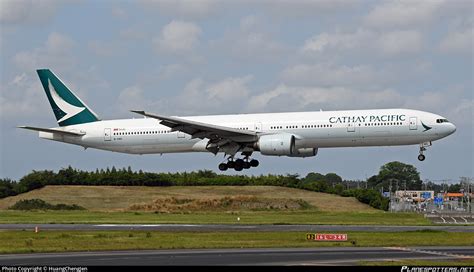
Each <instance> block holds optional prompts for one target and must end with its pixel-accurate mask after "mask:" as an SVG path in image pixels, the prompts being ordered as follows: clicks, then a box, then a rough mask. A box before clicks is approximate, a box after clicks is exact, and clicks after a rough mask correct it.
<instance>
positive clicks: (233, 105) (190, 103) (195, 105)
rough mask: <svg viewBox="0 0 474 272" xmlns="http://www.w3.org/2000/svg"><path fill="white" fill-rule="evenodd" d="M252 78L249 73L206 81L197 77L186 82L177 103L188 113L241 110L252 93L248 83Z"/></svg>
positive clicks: (233, 111)
mask: <svg viewBox="0 0 474 272" xmlns="http://www.w3.org/2000/svg"><path fill="white" fill-rule="evenodd" d="M252 79H253V77H252V76H251V75H247V76H244V77H228V78H225V79H223V80H220V81H217V82H213V83H206V82H204V81H203V80H202V79H201V78H195V79H193V80H191V81H190V82H188V84H186V86H185V88H184V91H183V93H181V94H180V95H179V96H178V97H177V98H176V100H175V103H176V105H178V107H179V108H180V109H181V110H182V111H184V112H187V113H188V114H193V113H206V114H208V113H221V112H226V113H235V112H241V110H242V108H243V106H244V105H245V103H246V102H247V98H248V96H249V93H250V90H249V88H248V86H247V85H248V84H249V83H250V81H252Z"/></svg>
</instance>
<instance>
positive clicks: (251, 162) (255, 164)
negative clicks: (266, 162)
mask: <svg viewBox="0 0 474 272" xmlns="http://www.w3.org/2000/svg"><path fill="white" fill-rule="evenodd" d="M258 165H259V162H258V161H257V160H251V161H250V166H252V167H257V166H258Z"/></svg>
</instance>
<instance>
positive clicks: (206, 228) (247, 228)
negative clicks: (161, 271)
mask: <svg viewBox="0 0 474 272" xmlns="http://www.w3.org/2000/svg"><path fill="white" fill-rule="evenodd" d="M35 227H38V228H39V229H40V230H147V231H186V232H187V231H199V232H216V231H221V232H228V231H241V232H256V231H275V232H282V231H308V232H316V231H368V232H400V231H419V230H435V231H446V232H474V226H456V225H442V226H382V225H244V224H235V225H215V224H212V225H211V224H209V225H206V224H204V225H198V224H195V225H193V224H99V225H96V224H0V230H32V229H34V228H35Z"/></svg>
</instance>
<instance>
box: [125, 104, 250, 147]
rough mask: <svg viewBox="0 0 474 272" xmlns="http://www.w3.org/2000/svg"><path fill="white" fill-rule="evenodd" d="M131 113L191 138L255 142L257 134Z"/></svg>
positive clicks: (148, 114)
mask: <svg viewBox="0 0 474 272" xmlns="http://www.w3.org/2000/svg"><path fill="white" fill-rule="evenodd" d="M131 112H134V113H138V114H141V115H143V116H147V117H150V118H155V119H158V120H160V123H161V124H162V125H164V126H167V127H169V128H171V129H172V130H173V131H181V132H184V133H187V134H190V135H191V136H192V137H193V138H210V139H212V138H227V139H232V140H234V141H238V142H249V141H255V140H256V139H257V137H258V136H257V132H255V131H251V130H241V129H236V128H230V127H225V126H219V125H213V124H207V123H202V122H197V121H192V120H187V119H184V118H180V117H171V116H164V115H158V114H152V113H147V112H145V111H134V110H132V111H131Z"/></svg>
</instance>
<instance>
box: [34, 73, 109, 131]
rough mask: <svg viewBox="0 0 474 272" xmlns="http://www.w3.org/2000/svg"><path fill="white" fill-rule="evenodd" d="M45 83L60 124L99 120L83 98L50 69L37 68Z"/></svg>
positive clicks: (44, 86)
mask: <svg viewBox="0 0 474 272" xmlns="http://www.w3.org/2000/svg"><path fill="white" fill-rule="evenodd" d="M36 72H37V73H38V76H39V78H40V80H41V84H43V88H44V91H45V92H46V96H47V97H48V100H49V103H50V104H51V108H53V112H54V115H55V116H56V120H58V124H59V126H61V127H62V126H69V125H77V124H83V123H90V122H95V121H99V120H100V119H99V117H98V116H97V114H95V113H94V112H93V111H92V110H91V109H90V108H89V107H88V106H87V105H86V104H85V103H84V102H82V100H81V99H80V98H79V97H77V96H76V95H75V94H74V93H73V92H72V91H71V90H69V89H68V88H67V87H66V85H64V83H63V82H62V81H61V80H60V79H59V78H58V77H57V76H56V75H55V74H53V72H51V71H50V70H49V69H40V70H36Z"/></svg>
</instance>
